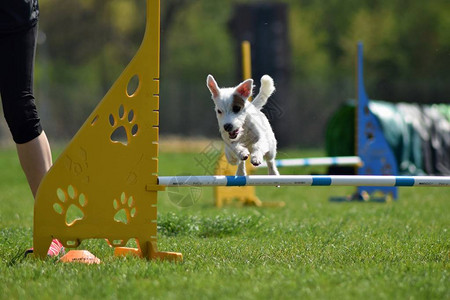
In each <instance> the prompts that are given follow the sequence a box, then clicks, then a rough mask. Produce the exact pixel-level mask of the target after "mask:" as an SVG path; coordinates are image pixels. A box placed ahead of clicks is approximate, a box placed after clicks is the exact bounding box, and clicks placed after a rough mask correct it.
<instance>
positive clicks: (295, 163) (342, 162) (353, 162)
mask: <svg viewBox="0 0 450 300" xmlns="http://www.w3.org/2000/svg"><path fill="white" fill-rule="evenodd" d="M275 164H276V166H277V167H306V166H362V161H361V159H360V158H359V157H358V156H332V157H310V158H291V159H277V160H275ZM257 168H267V163H266V162H265V161H264V162H263V163H262V164H261V165H259V166H258V167H257Z"/></svg>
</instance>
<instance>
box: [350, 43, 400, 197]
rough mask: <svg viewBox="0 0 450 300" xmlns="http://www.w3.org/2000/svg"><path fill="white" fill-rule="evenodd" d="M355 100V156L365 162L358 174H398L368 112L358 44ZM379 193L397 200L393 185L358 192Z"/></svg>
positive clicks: (368, 188)
mask: <svg viewBox="0 0 450 300" xmlns="http://www.w3.org/2000/svg"><path fill="white" fill-rule="evenodd" d="M356 79H357V83H356V86H357V91H356V95H357V101H356V121H357V123H356V124H357V126H356V128H357V129H356V131H357V132H356V137H357V141H356V154H357V156H358V157H360V158H361V160H362V161H363V162H364V164H363V165H362V166H360V167H359V168H358V172H357V173H358V175H398V170H397V162H396V159H395V156H394V153H393V152H392V150H391V148H390V147H389V144H388V142H387V141H386V138H385V137H384V135H383V131H382V130H381V126H380V123H379V121H378V120H377V119H376V117H375V116H374V115H373V114H372V113H371V112H370V110H369V99H368V97H367V94H366V90H365V87H364V75H363V45H362V43H361V42H359V43H358V54H357V76H356ZM376 192H381V193H382V194H383V195H385V196H388V195H391V196H392V198H393V199H397V197H398V193H397V187H396V186H382V187H381V186H359V187H358V190H357V193H358V194H359V195H362V194H364V193H367V194H369V196H371V195H373V194H374V193H376Z"/></svg>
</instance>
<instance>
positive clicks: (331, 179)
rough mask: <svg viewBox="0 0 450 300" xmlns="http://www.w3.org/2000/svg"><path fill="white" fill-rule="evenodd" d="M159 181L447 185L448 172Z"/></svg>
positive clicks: (166, 181) (168, 180)
mask: <svg viewBox="0 0 450 300" xmlns="http://www.w3.org/2000/svg"><path fill="white" fill-rule="evenodd" d="M158 184H159V185H161V186H166V187H171V186H173V187H174V186H179V187H183V186H184V187H189V186H246V185H252V186H408V187H411V186H423V187H450V176H381V175H379V176H376V175H374V176H372V175H280V176H275V175H251V176H160V177H158Z"/></svg>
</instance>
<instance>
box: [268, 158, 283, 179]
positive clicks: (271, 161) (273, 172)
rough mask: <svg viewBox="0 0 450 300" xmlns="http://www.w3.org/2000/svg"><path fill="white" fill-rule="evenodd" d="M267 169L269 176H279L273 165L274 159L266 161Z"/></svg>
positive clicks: (274, 164)
mask: <svg viewBox="0 0 450 300" xmlns="http://www.w3.org/2000/svg"><path fill="white" fill-rule="evenodd" d="M266 162H267V169H268V170H269V175H277V176H278V175H280V173H279V172H278V168H277V165H276V163H275V159H271V160H267V161H266Z"/></svg>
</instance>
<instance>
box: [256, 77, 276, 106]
mask: <svg viewBox="0 0 450 300" xmlns="http://www.w3.org/2000/svg"><path fill="white" fill-rule="evenodd" d="M274 91H275V86H274V83H273V79H272V77H270V76H269V75H264V76H263V77H261V88H260V89H259V93H258V95H257V96H256V97H255V99H253V101H252V104H253V105H254V106H255V107H256V108H257V109H261V108H263V106H264V105H266V103H267V100H268V99H269V97H270V95H272V93H273V92H274Z"/></svg>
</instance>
